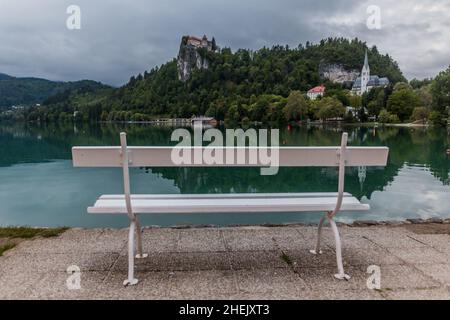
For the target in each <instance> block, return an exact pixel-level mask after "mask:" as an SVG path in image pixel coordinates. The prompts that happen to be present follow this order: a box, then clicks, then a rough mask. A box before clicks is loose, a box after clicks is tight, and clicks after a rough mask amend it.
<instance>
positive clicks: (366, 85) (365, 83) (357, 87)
mask: <svg viewBox="0 0 450 320" xmlns="http://www.w3.org/2000/svg"><path fill="white" fill-rule="evenodd" d="M389 83H390V82H389V79H388V78H380V77H379V76H377V75H374V76H371V75H370V66H369V58H368V56H367V50H366V55H365V57H364V66H363V68H362V70H361V75H360V76H359V77H358V78H356V80H355V82H354V83H353V87H352V93H353V94H357V95H359V96H361V95H363V94H364V93H366V92H369V91H370V90H372V89H373V88H377V87H386V86H388V85H389Z"/></svg>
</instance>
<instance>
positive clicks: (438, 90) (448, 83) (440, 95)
mask: <svg viewBox="0 0 450 320" xmlns="http://www.w3.org/2000/svg"><path fill="white" fill-rule="evenodd" d="M431 94H432V96H433V110H435V111H438V112H440V113H442V114H443V113H444V112H445V109H446V108H447V107H448V106H450V67H449V68H448V69H447V70H446V71H442V72H441V73H439V75H438V76H437V77H436V78H435V79H434V81H433V82H432V84H431Z"/></svg>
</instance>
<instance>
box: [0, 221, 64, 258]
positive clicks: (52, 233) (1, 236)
mask: <svg viewBox="0 0 450 320" xmlns="http://www.w3.org/2000/svg"><path fill="white" fill-rule="evenodd" d="M67 229H69V228H30V227H4V228H1V227H0V240H1V241H0V257H1V256H2V255H3V253H5V252H6V251H7V250H10V249H12V248H14V247H15V246H16V245H17V243H19V242H20V239H32V238H35V237H43V238H51V237H57V236H59V235H60V234H61V233H63V232H64V231H66V230H67Z"/></svg>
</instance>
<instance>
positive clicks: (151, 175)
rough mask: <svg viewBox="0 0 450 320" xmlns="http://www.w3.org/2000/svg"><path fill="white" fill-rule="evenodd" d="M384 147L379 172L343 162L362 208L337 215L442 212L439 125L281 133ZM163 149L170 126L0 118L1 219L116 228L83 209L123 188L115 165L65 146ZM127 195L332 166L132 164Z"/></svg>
mask: <svg viewBox="0 0 450 320" xmlns="http://www.w3.org/2000/svg"><path fill="white" fill-rule="evenodd" d="M343 130H345V131H347V132H348V133H349V145H353V146H359V145H364V146H388V147H389V148H390V155H389V162H388V165H387V166H386V167H385V168H367V169H366V170H365V168H349V169H347V173H346V181H345V189H346V191H347V192H350V193H352V194H353V195H355V196H356V197H358V198H359V199H360V200H361V201H362V202H363V203H368V204H370V206H371V210H370V211H369V212H359V213H346V212H342V213H341V214H340V215H339V217H338V218H339V220H341V221H345V222H350V221H353V220H356V219H360V220H403V219H407V218H433V217H443V218H449V217H450V180H449V174H450V156H449V155H447V154H446V150H447V149H449V148H450V144H449V142H450V133H449V132H448V131H447V130H446V129H424V128H414V129H412V128H397V127H387V128H376V129H375V128H364V127H345V128H337V127H300V128H293V129H291V130H288V129H287V128H283V129H281V130H280V136H281V139H280V140H281V142H282V144H283V145H286V146H309V145H310V146H330V145H339V144H340V137H341V133H342V131H343ZM120 131H126V132H127V133H128V143H129V145H170V144H172V143H171V142H170V136H171V133H172V131H173V128H170V127H156V126H151V125H137V124H136V125H125V124H123V125H111V124H109V125H91V126H87V125H84V126H72V125H70V126H55V125H52V126H37V125H26V124H14V125H13V124H4V123H3V124H0V225H2V226H6V225H30V226H49V227H51V226H70V227H125V226H127V219H126V217H117V216H108V215H105V216H93V215H89V214H87V213H86V208H87V207H88V206H90V205H92V204H93V203H94V202H95V200H96V198H97V197H98V196H99V195H101V194H105V193H109V194H111V193H113V194H114V193H122V192H123V186H122V177H121V169H120V168H101V169H98V168H73V166H72V162H71V147H72V146H85V145H118V144H119V132H120ZM131 179H132V186H131V187H132V192H133V193H233V192H321V191H322V192H323V191H336V189H337V169H334V168H281V169H280V170H279V173H278V174H277V175H276V176H261V175H260V171H259V169H257V168H189V169H187V168H159V169H139V168H136V169H132V171H131ZM319 218H320V214H317V213H311V214H295V213H273V214H270V213H268V214H182V215H177V214H161V215H147V216H144V217H143V219H142V220H143V223H144V224H146V225H164V226H168V225H177V224H183V225H184V224H214V225H234V224H262V223H289V222H296V221H301V222H316V221H318V219H319Z"/></svg>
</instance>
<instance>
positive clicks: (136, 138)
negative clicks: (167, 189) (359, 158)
mask: <svg viewBox="0 0 450 320" xmlns="http://www.w3.org/2000/svg"><path fill="white" fill-rule="evenodd" d="M173 130H174V128H172V127H157V126H150V125H145V124H90V125H88V124H82V125H75V126H74V125H73V124H71V123H67V124H49V125H44V124H43V125H30V124H26V123H16V124H6V123H2V124H1V126H0V143H1V146H2V148H1V150H0V152H1V153H0V166H7V165H13V164H16V163H23V162H29V163H35V162H45V161H48V160H50V159H71V151H70V150H71V148H72V146H76V145H79V146H81V145H119V132H120V131H126V132H127V133H128V141H129V144H130V145H171V144H175V143H174V142H171V141H170V136H171V133H172V132H173ZM222 130H223V129H222ZM343 130H345V131H347V132H349V144H350V145H353V146H359V145H365V146H381V145H386V146H388V147H390V156H389V165H388V166H387V168H386V169H385V170H376V171H373V170H374V169H371V168H369V169H368V171H367V178H366V180H365V183H364V184H363V188H362V190H363V191H362V192H361V191H358V190H360V186H359V180H358V174H357V168H354V169H351V170H349V173H348V175H349V176H348V178H347V185H348V188H349V189H348V190H349V191H351V192H353V193H354V194H359V195H370V194H371V193H372V192H373V190H379V189H380V188H382V187H383V186H385V185H387V183H389V181H392V179H393V177H394V176H395V175H396V172H397V171H398V170H399V168H401V167H402V166H403V165H404V164H405V163H409V164H418V165H423V166H426V167H429V168H430V170H431V172H432V173H433V174H434V175H435V176H436V177H437V178H438V179H439V180H440V181H442V182H443V183H444V184H449V159H448V156H447V155H446V149H447V148H448V141H449V136H448V134H447V132H446V130H445V129H443V130H441V129H433V128H430V129H423V128H419V129H417V128H414V129H412V128H399V127H385V128H367V127H356V126H349V127H345V129H343V128H340V127H329V126H328V127H327V126H308V127H306V126H303V127H299V128H293V129H291V130H287V129H281V130H280V144H281V145H282V146H283V145H286V146H289V145H298V146H308V145H317V146H327V145H339V144H340V139H341V132H342V131H343ZM158 170H162V169H158ZM167 170H169V171H168V172H170V170H176V169H167ZM179 170H181V169H179ZM195 170H197V169H189V170H188V174H194V172H195ZM206 170H212V172H222V171H220V170H218V169H206ZM223 170H227V172H226V173H223V172H222V173H221V174H220V175H225V177H223V178H221V177H220V175H219V174H218V173H217V174H214V173H208V176H207V178H203V179H207V180H206V181H208V182H209V181H211V183H212V184H213V185H216V186H217V188H223V190H222V189H220V191H222V192H227V190H226V189H227V188H228V187H227V186H229V185H231V184H232V185H231V187H229V188H233V187H234V188H235V189H241V190H242V191H245V192H247V191H246V190H245V188H252V186H253V188H256V186H257V188H258V190H261V191H264V190H266V189H267V190H272V191H273V190H275V189H276V188H280V190H286V191H299V190H305V191H308V190H309V189H308V188H314V186H309V185H308V184H311V181H316V180H317V179H319V180H318V181H320V179H328V180H326V181H323V183H321V188H322V189H323V188H324V186H325V187H326V188H328V189H329V190H330V191H332V190H335V186H336V183H335V177H334V176H333V174H331V173H328V174H324V175H323V177H322V175H320V174H318V172H320V170H319V169H317V168H309V169H305V168H303V169H302V168H299V169H292V170H291V169H282V170H281V172H280V175H279V177H269V178H270V179H262V178H260V177H259V170H256V169H245V170H238V169H223ZM228 170H229V172H230V173H228ZM236 170H237V171H236ZM252 170H253V171H252ZM284 170H287V171H286V172H285V173H284V174H283V175H282V173H283V172H284ZM302 170H303V171H304V172H302ZM327 170H328V169H327ZM330 170H331V169H330ZM233 172H238V175H237V176H236V175H233ZM251 172H253V173H251ZM330 172H333V171H332V170H331V171H330ZM211 174H212V175H214V178H213V179H211ZM308 174H310V175H311V174H313V176H308ZM171 175H173V176H174V177H177V179H178V180H177V181H176V182H177V184H179V186H180V188H181V189H182V190H190V189H189V188H188V187H183V185H186V184H190V183H191V181H193V180H191V179H193V178H194V177H190V178H189V179H187V180H188V181H182V179H181V178H180V174H179V173H176V172H175V171H173V173H171ZM292 175H295V176H292ZM240 177H245V179H243V178H242V179H243V181H247V179H250V180H248V181H249V182H252V181H255V183H254V184H250V186H249V184H248V183H249V182H242V183H240V182H239V181H240ZM221 179H224V181H222V182H223V183H224V185H223V186H221V185H220V183H219V182H221ZM261 179H262V180H261ZM310 179H314V180H310ZM336 179H337V178H336ZM301 180H304V181H305V182H301ZM284 182H286V184H285V183H284ZM299 183H300V184H299ZM301 183H303V184H301ZM241 184H242V185H241ZM328 185H329V187H328ZM275 186H276V187H275ZM199 188H201V187H196V186H195V184H194V185H192V190H198V189H199ZM264 188H266V189H264ZM270 188H272V189H270ZM286 188H288V189H286ZM207 191H210V190H207ZM196 192H197V191H196ZM198 192H201V191H198ZM205 192H206V191H205ZM211 192H212V191H211Z"/></svg>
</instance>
